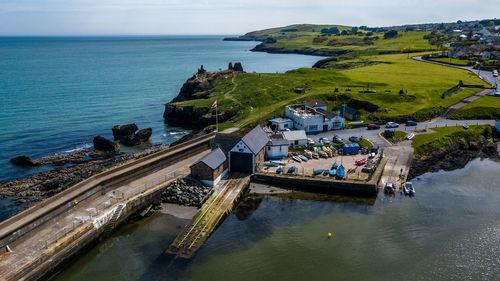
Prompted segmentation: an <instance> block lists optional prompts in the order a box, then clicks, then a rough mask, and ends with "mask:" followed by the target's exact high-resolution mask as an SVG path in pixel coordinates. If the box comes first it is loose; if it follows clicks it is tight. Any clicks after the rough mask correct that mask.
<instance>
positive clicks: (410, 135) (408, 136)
mask: <svg viewBox="0 0 500 281" xmlns="http://www.w3.org/2000/svg"><path fill="white" fill-rule="evenodd" d="M414 136H415V134H414V133H409V134H407V135H406V136H405V140H411V139H412V138H413V137H414Z"/></svg>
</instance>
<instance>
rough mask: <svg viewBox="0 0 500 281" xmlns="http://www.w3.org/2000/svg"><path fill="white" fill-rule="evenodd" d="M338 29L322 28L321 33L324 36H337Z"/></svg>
mask: <svg viewBox="0 0 500 281" xmlns="http://www.w3.org/2000/svg"><path fill="white" fill-rule="evenodd" d="M339 32H340V31H339V29H338V28H337V27H335V26H334V27H330V28H323V29H321V33H324V34H339Z"/></svg>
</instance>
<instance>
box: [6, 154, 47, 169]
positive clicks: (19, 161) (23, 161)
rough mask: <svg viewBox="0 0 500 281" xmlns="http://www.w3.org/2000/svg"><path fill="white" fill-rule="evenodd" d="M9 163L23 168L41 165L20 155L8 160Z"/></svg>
mask: <svg viewBox="0 0 500 281" xmlns="http://www.w3.org/2000/svg"><path fill="white" fill-rule="evenodd" d="M10 163H12V164H14V165H16V166H24V167H35V166H40V165H42V163H41V162H40V161H36V160H35V161H34V160H32V159H31V158H29V157H28V156H26V155H21V156H17V157H14V158H12V159H10Z"/></svg>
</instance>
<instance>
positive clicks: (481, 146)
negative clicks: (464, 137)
mask: <svg viewBox="0 0 500 281" xmlns="http://www.w3.org/2000/svg"><path fill="white" fill-rule="evenodd" d="M497 155H498V152H497V145H496V144H495V143H490V142H489V141H488V140H487V139H486V138H485V137H484V136H483V135H480V136H479V137H478V138H477V140H476V141H469V142H465V141H464V142H458V143H456V144H454V145H452V146H450V147H447V148H444V149H442V150H439V151H436V152H434V153H432V154H431V155H427V156H422V157H415V158H414V159H413V161H412V164H411V168H410V172H409V173H408V179H413V178H415V177H418V176H420V175H422V174H425V173H428V172H437V171H439V170H445V171H451V170H455V169H461V168H463V167H465V165H467V163H468V162H469V161H471V160H473V159H475V158H477V157H495V156H497Z"/></svg>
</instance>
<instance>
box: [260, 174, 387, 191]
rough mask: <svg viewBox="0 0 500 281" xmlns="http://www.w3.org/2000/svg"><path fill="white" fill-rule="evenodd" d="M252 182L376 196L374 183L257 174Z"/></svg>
mask: <svg viewBox="0 0 500 281" xmlns="http://www.w3.org/2000/svg"><path fill="white" fill-rule="evenodd" d="M252 181H256V182H261V183H267V184H272V185H277V186H281V187H284V188H287V189H292V190H300V191H305V192H316V193H324V194H335V195H350V196H360V197H371V196H376V195H377V185H376V182H374V181H370V182H366V183H363V182H354V181H338V180H332V179H321V178H317V179H315V178H307V177H300V176H287V175H273V174H261V173H257V174H254V175H252Z"/></svg>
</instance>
